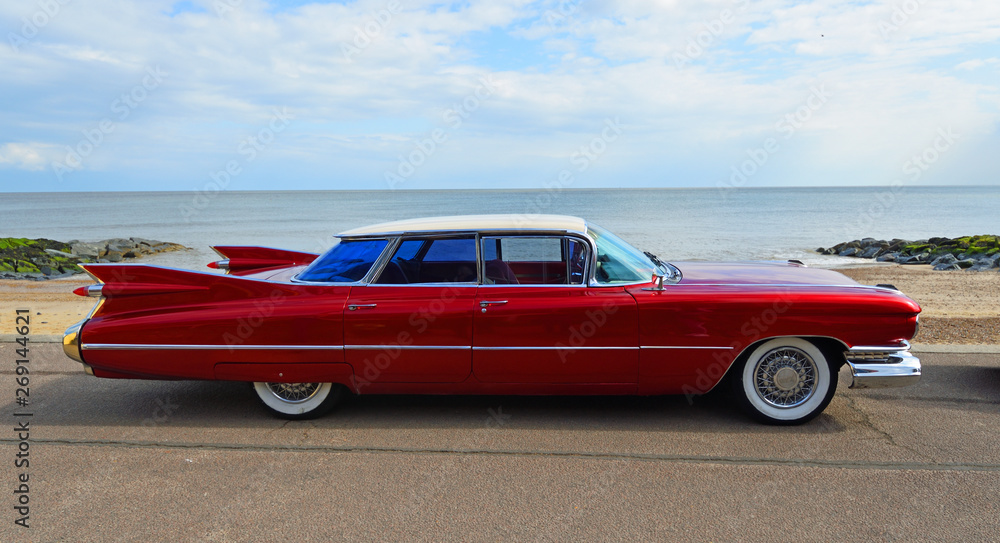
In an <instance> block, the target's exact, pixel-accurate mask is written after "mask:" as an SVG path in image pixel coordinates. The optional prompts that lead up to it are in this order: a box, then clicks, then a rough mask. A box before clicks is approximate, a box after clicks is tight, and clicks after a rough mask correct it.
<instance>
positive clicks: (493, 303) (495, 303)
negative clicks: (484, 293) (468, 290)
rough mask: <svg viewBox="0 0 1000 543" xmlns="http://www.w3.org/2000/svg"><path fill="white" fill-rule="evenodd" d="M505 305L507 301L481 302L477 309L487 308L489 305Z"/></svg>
mask: <svg viewBox="0 0 1000 543" xmlns="http://www.w3.org/2000/svg"><path fill="white" fill-rule="evenodd" d="M505 303H507V300H492V301H490V300H483V301H481V302H479V307H489V306H491V305H503V304H505Z"/></svg>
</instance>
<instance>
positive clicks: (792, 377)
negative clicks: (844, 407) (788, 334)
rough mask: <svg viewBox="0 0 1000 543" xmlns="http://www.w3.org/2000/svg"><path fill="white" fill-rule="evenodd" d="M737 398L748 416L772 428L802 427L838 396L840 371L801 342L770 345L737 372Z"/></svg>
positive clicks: (817, 350) (809, 344) (778, 340)
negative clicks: (778, 425) (770, 425)
mask: <svg viewBox="0 0 1000 543" xmlns="http://www.w3.org/2000/svg"><path fill="white" fill-rule="evenodd" d="M733 370H736V371H737V373H736V374H735V375H734V376H733V377H734V379H733V392H734V393H735V394H736V396H737V398H738V400H739V403H740V404H741V406H742V407H743V408H744V410H745V411H746V412H747V413H749V414H750V416H752V417H753V418H755V419H757V420H759V421H761V422H765V423H768V424H785V425H788V424H801V423H804V422H807V421H810V420H812V419H813V418H815V417H816V416H817V415H819V414H820V413H822V412H823V410H824V409H826V406H827V405H829V403H830V400H831V399H833V394H834V393H835V392H836V391H837V375H838V372H837V369H836V368H831V367H830V362H829V361H828V360H827V357H826V355H824V354H823V351H822V350H820V348H819V347H817V346H816V345H815V344H813V343H812V342H810V341H807V340H805V339H802V338H776V339H772V340H768V341H765V342H764V343H762V344H761V345H759V346H758V347H757V348H755V349H754V350H753V352H751V353H750V356H748V357H747V358H746V359H745V361H744V362H743V364H742V366H737V367H734V368H733Z"/></svg>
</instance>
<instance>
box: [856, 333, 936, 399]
mask: <svg viewBox="0 0 1000 543" xmlns="http://www.w3.org/2000/svg"><path fill="white" fill-rule="evenodd" d="M909 349H910V344H909V343H906V342H903V346H901V347H855V348H853V349H851V350H849V351H847V352H845V353H844V357H845V358H846V359H847V365H849V366H850V367H851V375H852V376H853V377H854V380H853V381H852V382H851V388H890V387H905V386H910V385H915V384H916V383H917V381H919V380H920V359H919V358H917V357H915V356H913V355H912V354H910V351H909Z"/></svg>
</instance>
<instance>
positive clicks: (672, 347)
mask: <svg viewBox="0 0 1000 543" xmlns="http://www.w3.org/2000/svg"><path fill="white" fill-rule="evenodd" d="M640 347H641V348H642V349H719V350H732V347H714V346H706V347H695V346H686V345H642V346H640Z"/></svg>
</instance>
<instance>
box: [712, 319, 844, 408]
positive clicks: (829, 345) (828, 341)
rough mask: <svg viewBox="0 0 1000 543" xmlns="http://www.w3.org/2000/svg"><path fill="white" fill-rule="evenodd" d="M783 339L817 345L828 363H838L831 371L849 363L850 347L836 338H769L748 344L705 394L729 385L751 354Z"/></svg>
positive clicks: (782, 336)
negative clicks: (800, 340)
mask: <svg viewBox="0 0 1000 543" xmlns="http://www.w3.org/2000/svg"><path fill="white" fill-rule="evenodd" d="M781 338H799V339H804V340H806V341H808V342H810V343H812V344H814V345H816V348H818V349H819V350H820V351H822V352H823V355H824V356H825V357H826V359H827V361H828V362H837V367H835V368H830V371H839V370H840V368H841V367H842V366H843V365H844V364H846V363H847V359H846V358H844V351H846V350H848V349H849V348H850V347H848V346H847V344H846V343H844V342H843V341H842V340H840V339H837V338H835V337H831V336H816V335H804V336H796V335H788V334H784V335H777V336H768V337H764V338H760V339H758V340H756V341H754V342H752V343H750V344H748V345H747V346H746V347H744V348H743V349H742V350H741V351H740V354H738V355H736V357H735V358H733V361H732V363H730V364H729V367H728V368H726V373H724V374H723V375H722V377H720V378H719V381H718V382H717V383H715V386H713V387H712V388H711V389H709V390H708V391H706V392H705V393H706V394H707V393H708V392H711V391H713V390H715V389H717V388H719V387H720V386H723V385H726V384H728V383H729V381H730V380H731V379H732V378H733V368H734V367H739V366H742V362H744V361H746V359H747V358H748V357H749V356H750V354H751V353H753V352H754V351H755V350H756V349H757V347H760V346H761V345H763V344H765V343H767V342H768V341H771V340H773V339H781Z"/></svg>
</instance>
